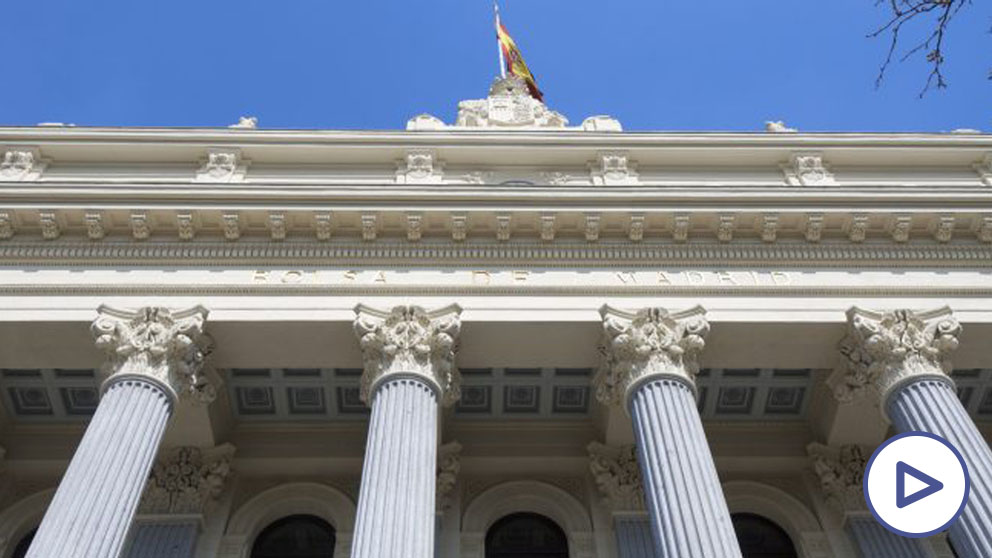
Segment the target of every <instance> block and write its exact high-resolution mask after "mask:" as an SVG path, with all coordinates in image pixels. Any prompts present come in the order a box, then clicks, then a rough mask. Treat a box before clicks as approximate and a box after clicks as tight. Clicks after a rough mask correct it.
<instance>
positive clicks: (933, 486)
mask: <svg viewBox="0 0 992 558" xmlns="http://www.w3.org/2000/svg"><path fill="white" fill-rule="evenodd" d="M907 476H908V477H910V479H909V482H910V483H913V481H914V480H915V481H916V482H915V484H916V485H917V486H918V485H920V484H922V485H923V488H913V489H912V490H911V491H910V492H909V493H908V494H907V492H906V477H907ZM943 488H944V483H942V482H940V481H939V480H937V479H935V478H933V477H931V476H930V475H928V474H926V473H924V472H923V471H921V470H919V469H917V468H916V467H913V466H912V465H908V464H906V463H904V462H902V461H897V462H896V507H897V508H905V507H906V506H908V505H910V504H915V503H916V502H919V501H920V500H922V499H924V498H926V497H927V496H929V495H931V494H933V493H934V492H938V491H940V490H942V489H943Z"/></svg>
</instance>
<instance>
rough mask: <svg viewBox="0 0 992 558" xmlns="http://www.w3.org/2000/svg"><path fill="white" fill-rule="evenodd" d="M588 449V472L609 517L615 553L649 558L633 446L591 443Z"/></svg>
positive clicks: (646, 522) (650, 549) (647, 525)
mask: <svg viewBox="0 0 992 558" xmlns="http://www.w3.org/2000/svg"><path fill="white" fill-rule="evenodd" d="M586 449H587V450H588V451H589V471H590V472H591V473H592V477H593V480H594V481H595V482H596V486H597V487H598V488H599V492H600V494H601V495H602V497H603V503H604V504H606V507H607V508H609V510H610V512H611V514H612V516H613V530H614V532H615V534H616V543H617V552H618V554H619V557H620V558H652V557H653V556H654V555H655V552H654V541H652V539H651V520H650V519H649V517H648V513H647V506H646V505H645V503H644V484H643V482H642V481H641V468H640V465H639V464H638V462H637V448H636V447H634V446H633V445H624V446H607V445H605V444H600V443H599V442H593V443H591V444H589V446H588V447H587V448H586Z"/></svg>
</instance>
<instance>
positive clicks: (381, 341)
mask: <svg viewBox="0 0 992 558" xmlns="http://www.w3.org/2000/svg"><path fill="white" fill-rule="evenodd" d="M461 312H462V309H461V307H459V306H458V305H457V304H452V305H450V306H446V307H444V308H440V309H438V310H433V311H431V312H428V311H426V310H424V309H423V308H421V307H419V306H396V307H394V308H393V309H392V310H389V311H388V312H387V311H382V310H377V309H375V308H369V307H368V306H365V305H363V304H359V305H358V306H356V307H355V314H356V315H357V318H356V319H355V334H356V335H358V339H359V341H360V343H361V346H362V358H363V359H364V361H365V372H364V373H363V374H362V391H361V397H362V400H363V401H365V402H367V403H368V402H371V400H372V395H373V394H374V393H375V389H376V387H377V386H378V385H379V383H380V382H381V381H382V380H384V379H386V378H388V377H391V376H395V375H403V376H414V377H417V378H420V379H422V380H425V381H426V382H427V383H428V384H430V385H431V386H433V387H434V388H435V389H436V390H437V393H438V398H439V399H440V400H441V402H442V403H443V404H445V405H450V404H452V403H454V402H455V401H457V400H458V398H459V397H460V383H461V377H460V375H459V373H458V369H457V368H455V350H456V342H457V339H458V333H459V331H460V330H461V319H460V316H461Z"/></svg>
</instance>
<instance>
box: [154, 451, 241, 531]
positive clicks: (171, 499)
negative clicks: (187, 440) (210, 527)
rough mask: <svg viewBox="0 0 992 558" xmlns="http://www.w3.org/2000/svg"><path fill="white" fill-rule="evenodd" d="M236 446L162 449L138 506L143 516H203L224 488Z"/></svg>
mask: <svg viewBox="0 0 992 558" xmlns="http://www.w3.org/2000/svg"><path fill="white" fill-rule="evenodd" d="M234 451H235V448H234V446H232V445H231V444H223V445H220V446H217V447H214V448H208V449H201V448H197V447H188V446H187V447H178V448H171V449H168V450H163V451H162V452H160V454H159V457H158V461H156V463H155V466H154V467H152V472H151V475H149V478H148V484H147V485H145V492H144V494H143V495H142V498H141V503H140V504H139V506H138V513H139V514H143V515H164V514H169V515H173V514H193V515H202V514H203V513H204V512H205V511H206V508H207V506H208V505H209V504H210V503H211V502H213V501H214V500H215V499H216V498H217V497H218V496H219V495H220V493H221V492H222V491H223V490H224V484H225V482H226V481H227V478H228V477H229V476H230V474H231V460H232V459H233V457H234Z"/></svg>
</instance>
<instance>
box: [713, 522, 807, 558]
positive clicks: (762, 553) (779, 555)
mask: <svg viewBox="0 0 992 558" xmlns="http://www.w3.org/2000/svg"><path fill="white" fill-rule="evenodd" d="M730 519H732V520H733V522H734V532H736V533H737V542H739V543H740V545H741V554H743V555H744V558H799V554H798V553H796V547H795V545H793V544H792V539H790V538H789V534H788V533H786V532H785V530H783V529H782V528H781V527H779V526H778V525H776V524H774V523H772V522H771V521H769V520H767V519H765V518H764V517H761V516H760V515H755V514H753V513H735V514H733V515H731V516H730Z"/></svg>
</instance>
